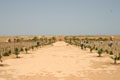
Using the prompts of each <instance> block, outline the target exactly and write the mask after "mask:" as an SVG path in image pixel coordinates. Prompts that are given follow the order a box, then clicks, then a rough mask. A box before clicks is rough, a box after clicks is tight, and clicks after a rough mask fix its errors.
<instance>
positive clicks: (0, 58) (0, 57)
mask: <svg viewBox="0 0 120 80" xmlns="http://www.w3.org/2000/svg"><path fill="white" fill-rule="evenodd" d="M0 62H1V63H2V62H3V60H2V54H0Z"/></svg>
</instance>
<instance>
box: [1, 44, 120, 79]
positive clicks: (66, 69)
mask: <svg viewBox="0 0 120 80" xmlns="http://www.w3.org/2000/svg"><path fill="white" fill-rule="evenodd" d="M20 56H21V57H22V58H20V59H8V60H5V61H4V64H7V66H5V67H0V80H119V79H120V77H119V75H120V65H113V64H111V63H113V60H112V59H110V58H109V57H107V56H106V57H101V58H99V57H97V56H98V54H97V53H95V52H93V53H89V51H88V50H81V49H80V48H78V47H74V46H66V43H64V42H57V43H55V44H54V46H47V47H44V48H40V49H38V50H35V51H30V52H29V54H21V55H20Z"/></svg>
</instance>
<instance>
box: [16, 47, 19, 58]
mask: <svg viewBox="0 0 120 80" xmlns="http://www.w3.org/2000/svg"><path fill="white" fill-rule="evenodd" d="M15 55H16V58H19V56H18V55H19V50H18V48H15Z"/></svg>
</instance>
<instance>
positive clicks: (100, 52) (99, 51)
mask: <svg viewBox="0 0 120 80" xmlns="http://www.w3.org/2000/svg"><path fill="white" fill-rule="evenodd" d="M102 52H103V50H102V49H100V50H98V54H99V57H101V54H102Z"/></svg>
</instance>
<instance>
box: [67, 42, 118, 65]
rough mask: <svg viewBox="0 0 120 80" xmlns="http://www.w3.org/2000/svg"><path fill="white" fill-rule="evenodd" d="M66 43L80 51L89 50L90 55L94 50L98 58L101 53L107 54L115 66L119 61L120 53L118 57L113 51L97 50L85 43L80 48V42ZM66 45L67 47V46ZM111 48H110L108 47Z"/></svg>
mask: <svg viewBox="0 0 120 80" xmlns="http://www.w3.org/2000/svg"><path fill="white" fill-rule="evenodd" d="M66 43H68V44H70V45H75V46H79V47H81V49H85V50H86V48H89V50H90V53H92V51H93V50H96V51H97V53H98V56H99V57H101V55H102V53H104V52H105V53H107V54H109V55H110V57H111V58H112V59H113V60H114V63H115V64H116V63H117V62H116V61H117V60H120V53H119V54H118V55H114V53H113V51H112V50H110V51H109V50H107V49H106V50H103V49H102V48H100V49H98V47H96V46H95V45H92V46H91V45H89V44H86V43H84V45H83V46H81V44H80V41H79V42H74V41H68V42H66ZM68 44H67V45H68ZM110 48H111V47H110Z"/></svg>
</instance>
